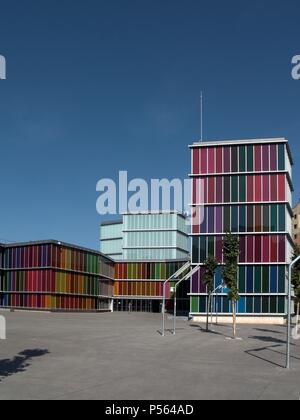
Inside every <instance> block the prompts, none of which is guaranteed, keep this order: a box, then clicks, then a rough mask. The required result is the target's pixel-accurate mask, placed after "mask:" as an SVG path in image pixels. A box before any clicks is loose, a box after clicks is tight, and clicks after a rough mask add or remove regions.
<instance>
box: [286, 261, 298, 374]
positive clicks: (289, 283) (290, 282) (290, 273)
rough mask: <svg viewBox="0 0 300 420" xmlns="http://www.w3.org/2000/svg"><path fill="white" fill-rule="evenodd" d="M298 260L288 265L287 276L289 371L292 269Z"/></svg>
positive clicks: (288, 366)
mask: <svg viewBox="0 0 300 420" xmlns="http://www.w3.org/2000/svg"><path fill="white" fill-rule="evenodd" d="M299 260H300V255H299V257H297V258H296V259H295V260H294V261H292V263H291V264H290V265H289V275H288V277H289V278H288V299H287V301H288V307H287V334H286V335H287V339H286V369H290V359H291V306H292V268H293V267H294V265H295V264H296V263H297V262H298V261H299Z"/></svg>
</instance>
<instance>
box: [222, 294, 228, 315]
mask: <svg viewBox="0 0 300 420" xmlns="http://www.w3.org/2000/svg"><path fill="white" fill-rule="evenodd" d="M223 312H224V313H225V314H226V313H228V312H229V299H228V297H227V296H224V298H223Z"/></svg>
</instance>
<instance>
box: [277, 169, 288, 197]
mask: <svg viewBox="0 0 300 420" xmlns="http://www.w3.org/2000/svg"><path fill="white" fill-rule="evenodd" d="M285 185H286V181H285V175H278V200H279V201H285V200H286V197H285Z"/></svg>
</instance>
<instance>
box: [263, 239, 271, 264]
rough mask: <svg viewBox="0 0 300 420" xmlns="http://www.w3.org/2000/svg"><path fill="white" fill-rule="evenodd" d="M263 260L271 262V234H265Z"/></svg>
mask: <svg viewBox="0 0 300 420" xmlns="http://www.w3.org/2000/svg"><path fill="white" fill-rule="evenodd" d="M263 262H265V263H267V262H270V236H267V235H264V236H263Z"/></svg>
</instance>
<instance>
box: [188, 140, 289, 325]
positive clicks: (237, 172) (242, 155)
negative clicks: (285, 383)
mask: <svg viewBox="0 0 300 420" xmlns="http://www.w3.org/2000/svg"><path fill="white" fill-rule="evenodd" d="M190 148H191V151H192V174H191V177H192V180H193V194H192V195H193V197H192V209H193V211H194V212H195V214H196V216H195V218H194V220H193V226H192V234H191V236H192V263H193V264H198V263H200V264H203V263H204V261H205V259H206V258H207V256H208V255H212V256H215V257H216V258H217V260H218V261H219V263H220V267H219V269H218V273H217V275H216V279H215V287H217V286H219V285H221V283H222V279H221V264H222V240H223V237H224V234H225V233H226V232H232V233H234V234H236V235H238V236H239V239H240V251H241V254H240V258H239V274H238V285H239V292H240V296H241V298H240V301H239V302H238V313H239V320H240V322H242V321H244V322H248V321H250V322H251V321H254V319H255V317H257V318H258V319H257V320H258V321H262V322H266V321H268V320H270V322H279V323H281V322H284V317H285V314H286V309H287V308H286V293H287V280H286V275H287V266H288V264H289V263H290V259H291V253H292V246H293V240H292V239H293V238H292V223H291V221H292V208H291V203H292V198H291V197H292V195H291V192H292V189H293V187H292V181H291V172H292V158H291V153H290V150H289V146H288V141H287V140H286V139H283V138H278V139H260V140H243V141H222V142H202V143H201V142H199V143H194V144H193V145H192V146H190ZM200 190H201V192H200ZM199 197H200V199H199ZM202 216H203V217H202ZM190 296H191V309H190V312H191V314H192V316H194V317H195V318H198V319H201V318H202V317H203V315H204V314H205V312H206V303H207V294H206V288H205V286H204V284H203V269H202V270H200V271H199V273H198V274H196V275H195V276H194V277H193V279H192V281H191V291H190ZM214 312H218V313H220V314H222V315H223V316H224V318H225V319H226V315H229V314H230V313H231V305H230V302H229V301H228V298H227V295H226V294H224V293H221V295H219V296H218V297H216V298H215V299H214Z"/></svg>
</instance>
